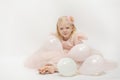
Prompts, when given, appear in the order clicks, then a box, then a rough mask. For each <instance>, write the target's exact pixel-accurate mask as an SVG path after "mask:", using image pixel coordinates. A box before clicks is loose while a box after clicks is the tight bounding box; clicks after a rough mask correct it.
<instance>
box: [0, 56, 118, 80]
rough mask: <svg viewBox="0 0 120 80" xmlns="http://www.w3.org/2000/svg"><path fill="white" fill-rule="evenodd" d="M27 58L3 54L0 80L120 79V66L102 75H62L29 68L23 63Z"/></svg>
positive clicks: (0, 59) (0, 65) (0, 60)
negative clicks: (46, 73) (40, 72)
mask: <svg viewBox="0 0 120 80" xmlns="http://www.w3.org/2000/svg"><path fill="white" fill-rule="evenodd" d="M25 59H26V57H25V56H22V57H18V56H1V57H0V80H120V67H118V68H117V69H115V70H113V71H111V72H108V73H106V74H104V75H102V76H85V75H77V76H73V77H62V76H60V75H59V74H58V73H56V74H49V75H40V74H38V72H37V71H34V70H31V69H27V68H25V67H24V65H23V62H24V60H25Z"/></svg>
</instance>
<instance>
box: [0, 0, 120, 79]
mask: <svg viewBox="0 0 120 80" xmlns="http://www.w3.org/2000/svg"><path fill="white" fill-rule="evenodd" d="M66 15H67V16H69V15H71V16H73V17H74V18H75V25H76V27H77V28H78V29H79V30H80V31H81V32H84V33H85V34H87V36H88V41H87V43H88V44H89V45H90V46H91V47H93V48H95V49H97V50H100V51H101V52H102V54H103V55H104V56H105V57H106V58H108V59H111V60H114V61H117V62H119V58H120V31H119V30H120V0H0V69H1V70H0V75H1V77H0V79H1V80H8V79H11V80H18V79H19V80H34V79H35V80H40V78H39V77H36V76H35V74H34V73H33V74H32V73H29V72H27V71H26V72H25V70H24V68H23V67H22V65H23V58H21V56H24V55H25V56H29V55H30V54H32V53H34V52H35V51H36V50H38V49H39V48H40V46H41V43H42V42H43V41H44V39H45V37H46V36H47V35H48V34H49V33H50V32H55V30H56V22H57V19H58V17H60V16H66ZM19 58H20V59H19ZM21 61H22V62H21ZM11 73H12V74H11ZM113 74H114V73H112V74H111V75H112V76H111V75H108V76H109V77H108V76H106V77H108V80H110V79H111V80H112V78H113V79H114V80H115V79H116V80H117V79H118V76H117V75H116V74H119V72H118V70H117V72H116V73H115V75H113ZM32 75H33V77H32ZM27 76H29V77H27ZM45 77H46V76H45ZM45 77H44V78H45ZM82 78H83V77H82ZM86 78H87V77H86ZM69 79H71V80H73V78H69ZM83 79H84V78H83ZM95 79H96V78H92V80H95ZM103 79H104V77H102V78H101V79H98V80H103ZM119 79H120V78H119ZM119 79H118V80H119ZM42 80H43V79H42ZM44 80H46V79H44ZM47 80H48V79H47ZM51 80H53V79H51ZM56 80H57V79H56ZM58 80H59V79H58ZM61 80H62V79H61ZM65 80H66V79H65ZM74 80H75V79H74ZM77 80H78V79H77ZM85 80H87V79H85ZM105 80H106V79H105Z"/></svg>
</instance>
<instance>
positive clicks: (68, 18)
mask: <svg viewBox="0 0 120 80" xmlns="http://www.w3.org/2000/svg"><path fill="white" fill-rule="evenodd" d="M64 23H66V24H69V25H70V26H73V32H72V34H71V36H72V35H73V34H74V32H75V31H76V27H75V25H74V18H73V17H72V16H61V17H59V18H58V21H57V25H56V26H57V37H58V38H60V39H61V35H60V32H59V30H58V26H59V25H61V24H64Z"/></svg>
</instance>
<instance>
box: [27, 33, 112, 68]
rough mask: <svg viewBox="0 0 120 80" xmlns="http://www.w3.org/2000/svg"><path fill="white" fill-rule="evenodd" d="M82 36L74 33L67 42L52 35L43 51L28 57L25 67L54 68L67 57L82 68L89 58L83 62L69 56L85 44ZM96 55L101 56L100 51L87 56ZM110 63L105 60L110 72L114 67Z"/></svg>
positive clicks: (92, 51)
mask: <svg viewBox="0 0 120 80" xmlns="http://www.w3.org/2000/svg"><path fill="white" fill-rule="evenodd" d="M82 35H83V34H81V33H74V34H73V35H72V36H71V37H70V39H68V40H67V41H63V40H59V39H58V38H57V37H56V36H55V35H54V34H51V35H50V36H49V37H48V39H47V40H46V41H45V42H44V44H43V46H41V49H39V50H38V51H37V52H35V53H34V54H33V55H31V56H30V57H28V59H27V60H26V62H25V66H26V67H28V68H33V69H39V68H40V67H42V66H44V65H46V64H53V65H54V66H56V65H57V63H58V61H59V60H60V59H62V58H65V57H70V58H73V59H74V60H75V62H76V63H77V64H78V65H79V66H81V64H83V63H84V61H85V60H86V59H87V58H86V59H85V60H82V61H80V60H79V58H78V59H77V60H76V57H74V56H73V57H71V56H70V55H69V52H70V50H71V49H72V48H74V46H76V45H78V44H79V45H80V44H83V43H84V40H85V38H84V37H82ZM78 53H79V52H78ZM79 54H81V53H79ZM96 54H97V55H99V56H101V54H100V52H99V51H97V50H95V49H92V48H90V52H89V54H88V55H87V57H88V58H89V57H90V56H92V55H96ZM73 55H74V54H73ZM81 57H82V56H81ZM108 63H109V62H108V61H106V60H105V62H104V64H105V69H106V70H110V69H112V68H113V67H114V66H113V65H112V64H108ZM87 66H89V65H87ZM108 66H109V67H108Z"/></svg>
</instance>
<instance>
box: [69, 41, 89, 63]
mask: <svg viewBox="0 0 120 80" xmlns="http://www.w3.org/2000/svg"><path fill="white" fill-rule="evenodd" d="M68 55H69V56H70V57H71V58H73V59H74V60H75V61H84V60H85V59H86V58H88V57H89V56H90V55H91V54H90V48H89V47H88V46H87V45H86V44H84V43H82V44H78V45H76V46H74V47H73V48H72V49H71V50H70V52H69V53H68Z"/></svg>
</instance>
